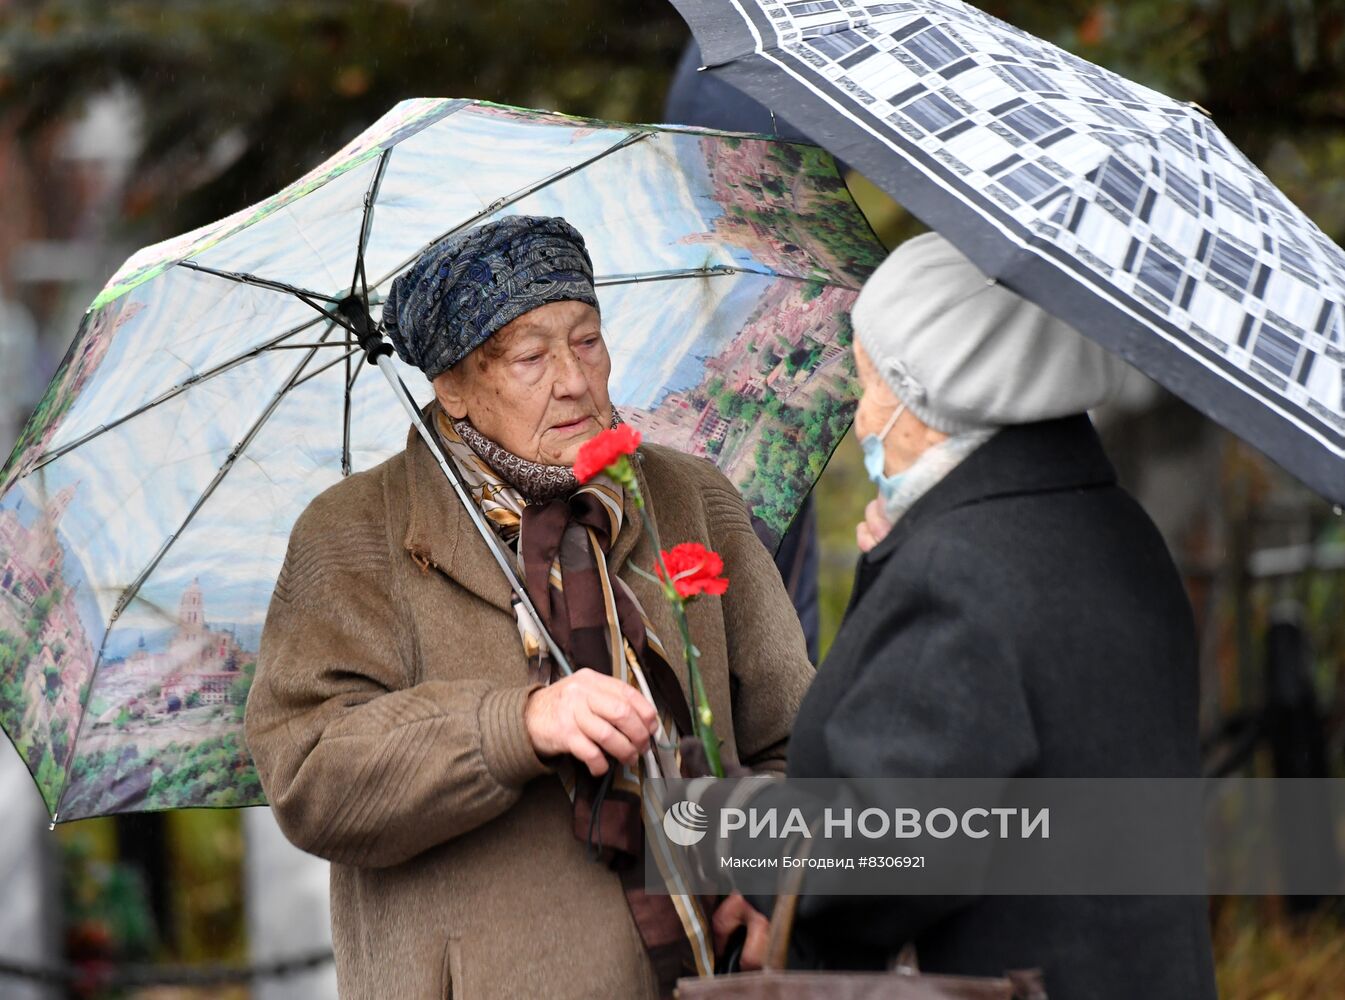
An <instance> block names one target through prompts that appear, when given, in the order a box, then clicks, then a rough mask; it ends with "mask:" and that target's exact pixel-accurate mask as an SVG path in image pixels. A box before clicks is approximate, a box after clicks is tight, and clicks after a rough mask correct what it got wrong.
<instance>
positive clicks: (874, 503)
mask: <svg viewBox="0 0 1345 1000" xmlns="http://www.w3.org/2000/svg"><path fill="white" fill-rule="evenodd" d="M891 530H892V522H891V521H889V520H888V519H887V512H886V511H885V510H883V502H882V500H881V499H879V498H878V497H874V498H873V499H872V500H870V501H869V504H868V506H867V507H865V508H864V520H863V521H861V522H860V523H859V524H858V525H856V526H855V541H856V542H857V543H858V545H859V551H860V552H868V551H869V549H871V548H873V547H874V546H875V545H877V544H878V543H879V542H881V541H882V540H883V536H884V535H886V534H887V533H888V532H889V531H891Z"/></svg>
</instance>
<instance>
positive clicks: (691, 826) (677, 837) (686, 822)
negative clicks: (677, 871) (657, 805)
mask: <svg viewBox="0 0 1345 1000" xmlns="http://www.w3.org/2000/svg"><path fill="white" fill-rule="evenodd" d="M709 825H710V823H709V820H707V819H706V817H705V810H704V809H702V808H701V807H700V806H699V805H697V804H696V803H695V802H674V803H673V804H672V805H671V806H669V807H668V809H667V810H666V811H665V812H664V813H663V832H664V833H665V834H667V836H668V839H669V840H671V841H672V842H673V843H674V844H676V845H677V846H678V847H692V846H693V845H695V844H699V843H700V842H701V841H702V840H703V839H704V838H705V834H706V831H707V829H708V828H709Z"/></svg>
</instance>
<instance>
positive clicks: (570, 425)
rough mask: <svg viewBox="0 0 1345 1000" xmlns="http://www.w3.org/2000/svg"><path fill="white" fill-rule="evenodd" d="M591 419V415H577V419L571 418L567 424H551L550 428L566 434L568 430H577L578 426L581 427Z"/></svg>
mask: <svg viewBox="0 0 1345 1000" xmlns="http://www.w3.org/2000/svg"><path fill="white" fill-rule="evenodd" d="M591 419H592V418H591V417H579V418H578V419H577V420H571V421H570V422H569V423H567V424H552V425H551V429H552V430H553V431H560V432H561V433H562V434H567V433H569V432H570V431H577V430H579V428H581V427H583V426H584V424H586V423H588V422H589V420H591Z"/></svg>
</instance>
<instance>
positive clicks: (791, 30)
mask: <svg viewBox="0 0 1345 1000" xmlns="http://www.w3.org/2000/svg"><path fill="white" fill-rule="evenodd" d="M673 3H674V5H675V6H676V7H677V8H678V10H679V11H680V12H681V13H682V15H683V16H684V17H685V18H686V20H687V21H688V23H689V24H690V25H691V28H692V30H693V31H694V33H695V35H696V39H697V41H698V42H699V43H700V47H701V51H702V58H703V59H704V61H705V62H706V64H707V67H706V68H705V69H704V72H707V73H709V74H711V75H712V76H714V77H718V78H720V79H723V80H726V81H728V82H729V83H731V84H733V85H735V86H737V87H740V88H741V89H742V90H744V91H746V92H747V93H748V94H750V95H751V96H752V97H754V98H756V99H757V100H758V101H760V102H762V103H763V104H765V105H767V106H768V107H771V108H773V109H775V110H777V111H779V112H780V113H781V114H783V115H784V116H785V117H787V118H788V119H789V121H790V123H791V124H793V125H794V126H796V127H797V128H798V129H799V130H801V131H802V132H804V133H805V134H806V135H808V136H809V137H810V138H812V139H813V140H815V141H817V142H819V143H821V144H822V145H823V146H825V147H826V148H827V149H829V150H830V151H831V152H832V153H834V154H835V155H836V156H838V157H839V158H841V159H842V160H844V161H845V162H846V163H847V164H849V165H851V166H853V167H854V168H855V169H856V170H859V171H860V172H862V173H863V174H864V175H866V176H867V177H868V178H869V179H871V180H872V181H873V182H874V183H875V184H877V185H878V186H879V187H881V188H883V189H884V190H885V191H886V192H887V193H888V194H889V195H891V196H892V197H893V198H894V199H896V200H897V201H898V202H900V203H901V204H902V205H904V206H905V207H906V208H907V209H909V210H910V211H911V212H912V213H913V214H914V215H916V216H917V217H918V218H920V219H921V221H923V222H924V223H925V224H926V225H928V226H930V227H931V228H933V229H936V230H938V231H939V232H940V233H942V234H943V235H944V236H946V237H947V238H948V239H949V240H950V241H952V242H953V243H954V244H956V245H957V247H958V248H959V249H960V250H962V252H963V253H965V254H966V255H967V256H968V257H969V258H970V259H971V260H972V261H973V262H974V263H975V264H976V265H977V266H978V267H979V268H980V269H981V270H982V271H983V272H984V273H985V274H986V275H988V276H989V277H991V278H993V279H996V280H998V281H1000V282H1001V283H1003V284H1004V285H1005V286H1007V287H1009V288H1011V289H1013V290H1014V291H1016V292H1018V293H1019V294H1021V295H1023V296H1025V297H1026V298H1029V299H1032V300H1033V301H1035V302H1037V303H1038V304H1040V305H1041V306H1042V307H1044V308H1045V309H1047V310H1049V311H1051V312H1052V313H1054V314H1056V315H1057V316H1059V317H1060V318H1061V319H1064V320H1065V321H1067V322H1069V323H1071V324H1072V325H1074V326H1075V327H1077V328H1078V329H1079V330H1080V331H1081V332H1083V333H1084V334H1086V335H1087V336H1089V337H1091V338H1093V339H1094V340H1096V341H1098V342H1099V343H1100V344H1102V345H1103V346H1104V347H1107V348H1109V349H1111V350H1113V351H1115V352H1117V353H1118V354H1120V355H1121V356H1122V357H1124V358H1125V359H1126V360H1128V361H1130V362H1131V363H1132V364H1134V365H1135V366H1136V367H1138V368H1139V369H1140V370H1141V371H1143V372H1145V373H1146V374H1147V375H1149V376H1150V377H1152V378H1153V379H1154V380H1155V381H1157V382H1158V383H1160V384H1161V385H1163V386H1165V387H1166V388H1168V389H1169V390H1171V391H1172V392H1174V393H1175V394H1176V395H1178V396H1180V397H1182V398H1183V399H1185V400H1186V401H1187V402H1188V403H1190V404H1191V405H1193V406H1194V407H1196V408H1197V409H1199V410H1201V411H1202V412H1204V413H1205V414H1206V415H1207V416H1209V417H1211V418H1212V419H1214V420H1215V421H1217V422H1218V423H1220V424H1222V425H1223V426H1224V427H1226V428H1228V429H1229V430H1230V431H1232V432H1234V433H1235V434H1237V435H1239V436H1240V437H1242V438H1243V439H1245V440H1246V441H1247V442H1248V443H1250V444H1252V445H1253V446H1255V447H1257V448H1258V449H1260V450H1261V451H1262V452H1264V453H1265V454H1266V455H1268V456H1269V457H1270V458H1271V459H1273V460H1274V461H1276V462H1277V463H1279V464H1280V465H1282V466H1283V467H1284V468H1285V469H1287V470H1288V471H1289V472H1291V473H1293V474H1294V475H1296V476H1297V477H1298V478H1299V479H1301V480H1302V481H1303V482H1304V483H1306V484H1307V485H1309V486H1310V487H1312V488H1313V489H1315V490H1316V491H1317V492H1319V493H1321V494H1322V495H1324V496H1325V497H1327V498H1328V499H1331V500H1334V501H1335V502H1337V503H1345V251H1342V250H1341V248H1340V247H1339V246H1337V245H1336V244H1335V243H1333V242H1332V241H1331V240H1330V239H1329V238H1328V237H1327V236H1325V235H1324V234H1323V233H1322V232H1321V230H1320V229H1318V227H1317V226H1316V225H1314V224H1313V223H1312V222H1311V221H1310V220H1309V219H1308V218H1307V217H1306V216H1305V215H1304V214H1303V212H1302V211H1300V210H1299V209H1298V208H1297V207H1295V206H1294V205H1293V204H1292V203H1291V202H1290V201H1289V199H1287V198H1286V197H1285V196H1284V195H1283V194H1282V193H1281V192H1280V191H1279V190H1278V189H1276V187H1275V186H1274V185H1273V184H1272V183H1271V182H1270V181H1269V180H1268V179H1267V178H1266V176H1265V175H1264V174H1263V173H1261V171H1260V170H1258V169H1257V168H1256V167H1255V166H1254V165H1252V164H1251V163H1250V162H1249V161H1248V160H1247V158H1246V157H1245V156H1244V155H1243V154H1242V153H1241V152H1240V151H1239V150H1238V149H1237V148H1236V147H1235V146H1234V145H1233V144H1232V143H1231V142H1229V140H1228V139H1227V137H1225V136H1224V135H1223V133H1221V132H1220V131H1219V129H1218V128H1216V127H1215V125H1214V123H1213V122H1212V121H1211V120H1210V119H1209V117H1208V115H1207V114H1206V113H1205V112H1204V111H1202V110H1201V109H1200V108H1199V107H1197V106H1195V105H1193V104H1191V103H1189V102H1181V101H1176V100H1173V99H1171V98H1168V97H1165V96H1164V95H1162V94H1160V93H1157V92H1155V91H1153V90H1151V89H1149V88H1147V87H1144V86H1142V85H1140V84H1138V83H1135V82H1133V81H1130V80H1127V79H1125V78H1124V77H1122V76H1119V75H1117V74H1116V73H1113V72H1111V71H1109V70H1106V69H1104V68H1102V67H1100V66H1096V65H1094V64H1093V63H1090V62H1088V61H1086V60H1084V59H1081V58H1079V57H1077V56H1074V55H1072V54H1070V53H1068V52H1065V51H1064V50H1062V49H1060V48H1058V47H1057V46H1055V45H1052V44H1051V43H1049V42H1046V41H1043V40H1042V39H1040V38H1037V37H1035V36H1033V35H1031V34H1028V33H1027V32H1024V31H1021V30H1019V29H1018V28H1015V27H1014V26H1012V25H1010V24H1006V23H1005V22H1004V21H1001V20H999V19H997V18H995V17H992V16H990V15H988V14H986V13H984V12H982V11H980V10H977V9H976V8H975V7H972V6H970V5H969V4H965V3H961V2H959V0H904V2H886V3H883V2H870V0H818V2H782V0H673Z"/></svg>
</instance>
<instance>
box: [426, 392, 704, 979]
mask: <svg viewBox="0 0 1345 1000" xmlns="http://www.w3.org/2000/svg"><path fill="white" fill-rule="evenodd" d="M435 425H436V428H437V430H438V434H439V439H440V440H441V441H442V442H443V445H444V448H445V450H446V451H447V452H448V455H449V457H451V458H452V459H453V463H454V465H456V466H457V468H458V471H459V472H460V473H461V474H462V476H463V479H464V480H465V482H466V484H467V486H468V489H469V490H470V492H471V495H472V498H473V500H475V501H476V503H477V504H478V506H479V507H480V509H481V512H482V513H483V514H484V515H485V517H486V519H487V520H488V521H490V523H491V524H492V525H493V526H494V527H495V529H496V531H497V532H498V533H499V535H500V537H501V538H502V539H504V541H505V543H506V544H507V545H508V546H510V547H511V548H513V549H514V550H515V551H516V553H517V554H518V562H519V569H520V572H521V574H522V577H523V580H524V584H525V586H526V587H527V590H528V596H529V597H531V598H532V602H533V605H534V606H535V607H536V608H537V611H538V613H539V614H540V615H541V616H542V619H543V622H544V624H545V626H546V628H547V630H548V631H549V632H550V633H551V635H552V637H553V638H554V639H555V641H556V644H557V645H558V646H559V647H560V648H561V649H562V650H563V651H564V652H565V654H566V656H567V657H568V659H569V661H570V663H571V665H572V666H573V667H574V668H575V669H576V670H577V669H579V668H580V667H589V668H591V669H593V670H597V671H599V672H601V673H605V674H608V675H610V676H613V677H617V678H619V679H620V680H622V681H624V682H625V683H627V684H630V685H632V686H633V687H635V688H637V689H639V690H641V691H642V692H643V693H644V694H645V696H646V697H649V698H650V700H651V701H652V702H653V703H654V705H655V706H656V707H657V708H658V710H659V716H660V719H661V721H662V723H663V730H664V734H665V735H666V737H667V744H666V745H665V747H664V748H662V749H661V750H656V752H657V753H658V754H659V760H660V763H661V765H662V767H663V772H664V774H665V775H668V776H678V775H679V774H680V771H679V768H680V761H679V759H678V755H677V752H676V750H675V749H671V750H670V749H669V748H676V747H677V746H678V744H679V739H680V734H681V733H689V732H691V731H692V727H691V713H690V709H689V707H688V705H687V701H686V697H685V696H684V695H683V693H682V688H681V685H680V683H679V682H678V680H677V675H676V674H675V673H673V670H672V668H671V667H670V666H669V665H668V658H667V653H666V652H665V650H664V648H663V644H662V643H661V642H660V641H659V638H658V636H657V635H656V634H655V633H654V629H653V626H652V625H651V624H650V621H649V618H648V616H647V615H646V614H645V613H644V609H643V608H642V607H641V606H640V602H639V600H638V599H637V598H636V596H635V594H634V593H633V592H632V591H631V590H630V588H629V587H628V586H627V585H626V583H625V581H623V580H622V579H621V578H620V577H618V576H616V575H614V574H611V573H609V572H608V567H607V553H608V552H609V551H610V549H611V546H612V542H613V541H614V540H615V539H616V537H617V534H618V533H619V532H620V530H621V524H622V521H623V518H624V514H625V510H624V492H623V490H622V489H621V487H620V486H619V485H618V484H617V483H615V482H613V481H612V480H611V479H609V478H608V477H606V476H599V477H598V478H596V479H593V480H592V481H590V482H589V483H587V484H585V485H582V486H580V485H579V484H578V483H577V482H575V481H574V480H573V477H571V478H570V481H569V483H568V484H567V485H568V488H569V490H570V492H568V495H565V496H561V495H558V490H557V480H558V479H561V478H563V476H562V475H561V473H562V472H564V471H568V470H560V469H558V467H556V466H543V465H537V464H536V463H532V462H528V461H526V460H525V459H521V458H519V457H518V456H516V455H513V454H511V453H509V452H504V451H503V449H500V448H499V446H498V445H495V444H494V443H493V442H489V441H488V440H487V439H486V438H484V437H483V436H482V435H481V434H480V432H478V431H477V430H476V429H475V428H473V427H472V426H471V424H469V423H467V422H466V421H465V420H459V421H454V420H452V419H450V418H449V416H448V415H447V414H446V413H445V412H444V411H443V409H442V408H440V407H435ZM478 450H479V451H481V452H484V454H486V455H492V457H493V461H494V465H492V462H488V461H487V460H486V458H485V457H483V455H482V454H478ZM495 450H498V451H500V452H501V453H502V454H501V455H500V456H494V455H493V451H495ZM506 457H507V461H506V460H503V459H505V458H506ZM497 468H498V469H507V470H508V473H509V476H510V479H511V480H513V482H512V483H511V482H509V481H506V480H505V479H504V478H502V476H501V475H500V472H499V471H497ZM514 484H518V485H514ZM527 485H535V486H537V487H538V488H537V489H536V490H529V491H528V492H529V493H530V494H531V498H532V502H531V503H530V502H528V500H527V499H525V497H524V492H523V491H522V490H521V489H520V488H519V487H520V486H525V487H526V486H527ZM539 495H540V496H539ZM542 497H545V499H542ZM514 615H515V617H516V619H517V624H518V630H519V635H520V637H521V638H522V640H523V649H524V653H525V655H526V656H527V660H528V670H529V677H530V680H532V681H537V682H541V683H543V684H549V683H550V682H551V681H552V680H553V679H556V678H555V676H554V674H555V664H554V662H553V660H552V658H551V656H550V654H549V652H548V650H547V646H546V643H545V641H544V640H543V638H542V635H541V633H540V632H539V631H538V629H537V626H536V624H535V623H534V622H533V620H532V617H531V616H530V615H529V614H528V613H527V612H526V611H525V610H524V609H523V604H522V602H521V601H519V599H518V598H517V597H515V598H514ZM608 764H609V765H610V766H609V768H608V771H607V774H606V775H604V776H603V777H602V778H601V779H599V778H594V777H593V775H592V774H590V773H589V771H588V769H587V768H586V767H583V766H581V765H578V764H577V762H575V761H574V759H573V758H571V757H568V756H566V757H565V758H563V759H562V761H561V762H560V764H559V765H558V766H557V771H558V773H559V775H560V778H561V781H562V783H563V784H564V786H565V791H566V793H567V794H568V795H569V796H570V800H571V801H572V802H573V803H574V833H575V836H576V837H578V838H579V839H580V840H583V841H584V842H585V843H586V844H588V846H589V848H590V850H591V851H594V850H596V854H597V857H599V858H600V859H601V860H603V861H605V862H606V863H607V864H608V866H609V867H611V868H612V869H613V870H614V871H616V872H617V874H618V875H619V877H620V878H621V884H622V887H623V889H624V890H625V894H626V902H627V903H628V905H629V906H630V909H631V915H632V917H633V918H634V920H635V924H636V926H637V927H638V928H639V931H640V937H641V939H642V940H643V942H644V946H645V950H646V951H647V952H648V954H649V957H650V961H651V962H652V964H653V966H654V970H655V972H656V975H657V977H658V980H659V991H660V994H661V995H664V996H670V995H671V993H672V990H673V987H674V986H675V985H676V981H677V979H678V977H679V976H684V975H688V974H693V973H694V974H698V975H702V976H705V975H710V974H711V973H712V972H713V970H714V951H713V945H712V942H711V940H710V936H709V921H708V920H707V919H706V916H705V910H704V908H703V906H702V905H701V902H700V900H699V899H698V898H697V897H696V896H694V895H692V894H691V893H689V892H686V891H679V889H681V887H682V880H681V877H680V875H679V873H678V871H677V868H676V865H675V864H674V859H672V858H670V857H668V856H667V855H666V853H664V852H666V849H667V845H666V843H664V842H662V841H661V840H660V841H659V843H658V844H656V845H654V848H655V857H656V859H657V860H658V861H659V868H660V870H661V871H662V872H663V875H664V878H665V880H666V881H667V885H668V888H669V889H670V891H671V892H672V893H673V894H672V895H662V894H654V895H650V894H647V893H646V892H645V891H644V888H643V885H642V883H643V869H644V826H643V824H642V822H641V813H642V812H643V814H644V818H645V822H648V823H649V824H651V828H653V829H658V825H659V824H660V823H661V822H662V815H661V807H660V804H659V803H658V802H657V801H656V799H655V797H654V793H653V791H652V790H650V789H648V788H647V786H646V784H645V782H644V781H643V780H642V769H643V767H644V762H643V760H641V761H640V762H638V763H637V764H636V766H635V767H627V766H625V765H624V764H621V763H620V762H618V761H613V760H611V759H609V761H608Z"/></svg>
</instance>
